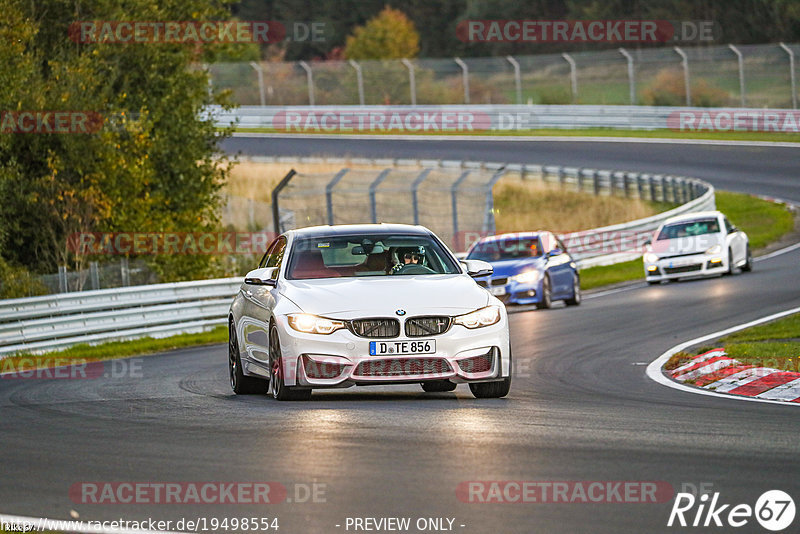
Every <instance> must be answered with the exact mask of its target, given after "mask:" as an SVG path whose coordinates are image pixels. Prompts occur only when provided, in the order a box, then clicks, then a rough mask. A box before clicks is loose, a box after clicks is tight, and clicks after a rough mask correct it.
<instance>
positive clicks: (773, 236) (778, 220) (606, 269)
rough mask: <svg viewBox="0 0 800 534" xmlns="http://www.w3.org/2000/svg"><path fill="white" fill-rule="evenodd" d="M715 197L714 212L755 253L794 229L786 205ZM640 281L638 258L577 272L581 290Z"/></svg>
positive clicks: (746, 197)
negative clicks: (723, 216)
mask: <svg viewBox="0 0 800 534" xmlns="http://www.w3.org/2000/svg"><path fill="white" fill-rule="evenodd" d="M716 198H717V209H719V210H720V211H721V212H723V213H725V214H726V215H727V216H728V218H729V219H730V220H731V222H732V223H733V224H735V225H737V226H738V227H739V228H741V229H742V230H744V232H745V233H746V234H747V237H748V238H749V239H750V248H751V249H752V250H756V251H757V250H758V249H760V248H763V247H765V246H767V245H769V244H770V243H772V242H773V241H776V240H778V239H779V238H780V237H781V236H783V235H784V234H786V233H788V232H789V231H791V230H792V228H793V227H794V216H793V215H792V212H791V211H789V210H788V208H787V207H786V206H783V205H780V204H775V203H774V202H769V201H767V200H762V199H760V198H758V197H754V196H751V195H746V194H743V193H731V192H729V191H717V192H716ZM640 279H642V280H643V279H644V270H643V267H642V260H640V259H637V260H632V261H626V262H624V263H617V264H615V265H607V266H602V267H589V268H588V269H582V270H581V287H582V288H583V289H592V288H595V287H600V286H603V285H610V284H617V283H621V282H630V281H633V280H640Z"/></svg>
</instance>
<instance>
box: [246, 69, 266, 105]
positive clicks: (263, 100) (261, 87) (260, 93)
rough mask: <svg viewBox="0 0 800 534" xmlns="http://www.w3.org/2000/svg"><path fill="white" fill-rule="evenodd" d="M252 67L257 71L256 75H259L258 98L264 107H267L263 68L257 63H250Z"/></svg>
mask: <svg viewBox="0 0 800 534" xmlns="http://www.w3.org/2000/svg"><path fill="white" fill-rule="evenodd" d="M250 66H251V67H253V69H255V71H256V74H258V96H259V98H260V101H261V105H262V106H266V105H267V95H266V93H265V92H264V69H263V68H261V65H259V64H258V63H256V62H255V61H251V62H250Z"/></svg>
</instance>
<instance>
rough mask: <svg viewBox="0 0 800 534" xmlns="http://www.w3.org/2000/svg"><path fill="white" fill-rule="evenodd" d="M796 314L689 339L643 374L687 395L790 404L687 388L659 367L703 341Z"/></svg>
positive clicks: (795, 310) (651, 364)
mask: <svg viewBox="0 0 800 534" xmlns="http://www.w3.org/2000/svg"><path fill="white" fill-rule="evenodd" d="M798 312H800V307H798V308H792V309H791V310H785V311H782V312H779V313H774V314H772V315H768V316H767V317H762V318H760V319H756V320H755V321H750V322H749V323H743V324H739V325H736V326H732V327H730V328H727V329H725V330H720V331H718V332H714V333H711V334H707V335H705V336H701V337H698V338H695V339H690V340H689V341H684V342H683V343H681V344H680V345H675V346H674V347H672V348H671V349H669V350H668V351H667V352H665V353H664V354H662V355H661V356H659V357H658V358H656V359H655V360H653V361H652V362H650V365H648V366H647V370H646V371H645V373H646V374H647V376H648V377H649V378H650V379H652V380H655V381H656V382H658V383H659V384H661V385H662V386H667V387H670V388H673V389H679V390H681V391H687V392H689V393H696V394H698V395H710V396H713V397H724V398H726V399H735V400H741V401H750V402H766V403H770V404H781V405H784V406H785V405H789V404H792V403H788V402H784V401H779V400H772V399H763V398H758V397H745V396H742V395H724V394H722V393H716V392H714V391H709V390H706V389H700V388H696V387H692V386H687V385H684V384H680V383H678V382H675V381H673V380H671V379H669V378H667V377H666V376H665V375H664V373H662V372H661V367H663V365H664V364H665V363H667V360H669V359H670V358H671V357H672V355H673V354H675V353H676V352H680V351H682V350H684V349H686V348H689V347H691V346H692V345H697V344H699V343H703V342H704V341H709V340H711V339H716V338H718V337H722V336H725V335H728V334H731V333H733V332H738V331H739V330H744V329H745V328H750V327H751V326H756V325H760V324H762V323H766V322H769V321H774V320H775V319H780V318H781V317H786V316H787V315H791V314H793V313H798Z"/></svg>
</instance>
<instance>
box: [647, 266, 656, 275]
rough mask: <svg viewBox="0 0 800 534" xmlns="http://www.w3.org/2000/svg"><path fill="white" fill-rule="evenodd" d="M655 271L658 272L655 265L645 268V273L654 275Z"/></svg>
mask: <svg viewBox="0 0 800 534" xmlns="http://www.w3.org/2000/svg"><path fill="white" fill-rule="evenodd" d="M657 270H658V266H656V265H648V266H647V272H650V273H654V272H656V271H657Z"/></svg>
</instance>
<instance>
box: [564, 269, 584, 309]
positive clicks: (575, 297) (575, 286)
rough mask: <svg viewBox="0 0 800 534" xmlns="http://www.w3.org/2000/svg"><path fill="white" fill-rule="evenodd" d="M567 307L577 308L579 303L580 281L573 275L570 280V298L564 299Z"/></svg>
mask: <svg viewBox="0 0 800 534" xmlns="http://www.w3.org/2000/svg"><path fill="white" fill-rule="evenodd" d="M564 302H565V303H566V304H567V306H579V305H580V303H581V279H580V278H578V275H575V276H574V277H573V279H572V298H568V299H565V300H564Z"/></svg>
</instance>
